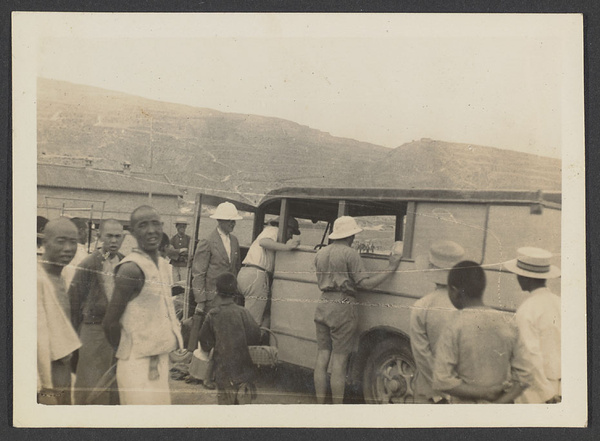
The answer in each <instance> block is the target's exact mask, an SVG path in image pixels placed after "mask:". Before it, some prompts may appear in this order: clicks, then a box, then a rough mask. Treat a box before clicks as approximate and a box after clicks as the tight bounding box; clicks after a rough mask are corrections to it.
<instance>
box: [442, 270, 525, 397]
mask: <svg viewBox="0 0 600 441" xmlns="http://www.w3.org/2000/svg"><path fill="white" fill-rule="evenodd" d="M484 289H485V273H484V271H483V269H482V268H481V266H479V265H478V264H477V263H475V262H471V261H463V262H460V263H458V264H456V265H455V266H454V267H453V268H452V270H450V274H449V275H448V296H449V297H450V301H451V302H452V304H453V305H454V306H455V307H456V309H459V310H460V312H459V313H458V314H457V315H456V316H455V320H454V323H452V324H450V326H449V327H448V328H447V329H446V331H445V332H444V333H443V334H442V336H441V338H440V341H439V344H438V347H437V351H436V354H435V363H434V372H433V387H434V389H436V390H440V391H442V392H445V393H447V394H449V395H451V396H452V402H453V403H482V402H495V403H510V402H513V401H514V399H515V398H516V397H518V396H519V395H520V394H521V392H522V391H523V390H524V389H525V388H526V387H527V386H528V385H529V384H530V372H531V370H530V369H529V368H528V366H529V365H528V363H527V362H526V361H525V360H526V359H525V358H524V357H523V348H522V346H521V345H519V344H518V339H517V337H518V335H517V330H516V328H515V327H513V326H510V325H509V318H507V317H506V316H505V314H504V313H502V312H499V311H495V310H493V309H491V308H489V307H487V306H485V305H484V304H483V300H482V297H483V291H484ZM509 372H510V373H511V374H512V379H513V380H514V381H512V382H511V381H509V380H511V379H510V378H509V375H510V374H509Z"/></svg>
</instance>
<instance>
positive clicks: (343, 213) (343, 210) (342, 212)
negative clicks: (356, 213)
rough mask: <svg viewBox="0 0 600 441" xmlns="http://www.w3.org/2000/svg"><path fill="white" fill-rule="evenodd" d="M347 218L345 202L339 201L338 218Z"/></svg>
mask: <svg viewBox="0 0 600 441" xmlns="http://www.w3.org/2000/svg"><path fill="white" fill-rule="evenodd" d="M342 216H348V205H347V204H346V201H340V203H339V204H338V217H342Z"/></svg>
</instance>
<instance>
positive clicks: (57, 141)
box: [12, 12, 587, 427]
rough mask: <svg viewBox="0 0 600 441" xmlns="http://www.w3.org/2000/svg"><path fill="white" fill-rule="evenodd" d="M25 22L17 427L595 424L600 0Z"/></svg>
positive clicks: (16, 219)
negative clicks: (489, 9) (575, 6)
mask: <svg viewBox="0 0 600 441" xmlns="http://www.w3.org/2000/svg"><path fill="white" fill-rule="evenodd" d="M12 25H13V28H12V52H13V90H12V96H13V103H12V106H13V120H14V128H13V146H14V147H13V170H15V172H14V173H13V195H14V198H13V201H14V206H13V241H14V243H17V242H18V243H21V244H24V245H23V246H22V247H19V248H15V249H14V252H13V258H14V275H13V287H14V290H13V293H12V296H13V313H14V317H13V324H14V325H13V337H14V339H13V347H14V348H17V347H19V350H18V351H17V350H16V349H15V351H14V359H13V372H14V379H13V397H14V398H13V409H14V417H13V424H14V425H15V426H17V427H510V426H517V427H531V426H534V427H540V426H548V427H584V426H586V425H587V370H586V366H587V354H586V341H587V338H586V282H585V281H586V260H585V256H586V242H585V234H586V232H585V175H584V173H585V169H584V164H585V156H584V154H585V146H584V111H583V98H584V95H583V17H582V16H581V15H579V14H391V13H385V14H331V13H328V14H257V13H252V14H236V13H233V14H224V13H218V14H202V13H194V14H191V13H187V14H183V13H181V14H158V13H153V14H133V13H132V14H126V13H48V12H14V13H13V15H12ZM34 218H35V219H36V225H35V228H36V241H35V246H34V240H33V228H34V225H33V224H34V222H33V220H34ZM34 268H35V269H34ZM34 274H35V277H34ZM36 282H37V285H36V286H35V285H34V284H35V283H36ZM441 404H445V406H439V405H441ZM382 405H384V406H382ZM385 405H387V406H385ZM392 405H395V406H392ZM501 405H505V406H502V407H498V406H501ZM140 406H143V407H140ZM195 406H200V407H195ZM224 406H225V407H224ZM398 406H400V407H398Z"/></svg>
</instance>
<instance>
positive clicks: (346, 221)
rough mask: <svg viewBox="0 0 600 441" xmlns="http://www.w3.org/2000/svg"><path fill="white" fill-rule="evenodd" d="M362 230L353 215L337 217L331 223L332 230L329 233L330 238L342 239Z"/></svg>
mask: <svg viewBox="0 0 600 441" xmlns="http://www.w3.org/2000/svg"><path fill="white" fill-rule="evenodd" d="M361 231H362V228H360V227H359V226H358V224H357V223H356V221H355V220H354V218H353V217H350V216H342V217H338V218H337V219H336V220H335V222H334V223H333V232H332V233H331V234H330V235H329V238H330V239H344V238H346V237H350V236H354V235H355V234H358V233H360V232H361Z"/></svg>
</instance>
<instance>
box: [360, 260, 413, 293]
mask: <svg viewBox="0 0 600 441" xmlns="http://www.w3.org/2000/svg"><path fill="white" fill-rule="evenodd" d="M359 259H360V256H359ZM401 260H402V254H390V257H389V259H388V266H387V268H386V269H384V270H383V271H381V272H379V273H377V274H374V275H371V276H369V277H365V278H364V279H361V280H360V281H359V282H358V288H360V289H366V290H368V289H373V288H375V287H376V286H377V285H379V284H381V283H382V282H383V281H384V280H386V279H387V278H389V277H391V275H392V274H394V273H395V272H396V270H397V269H398V266H399V265H400V261H401Z"/></svg>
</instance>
